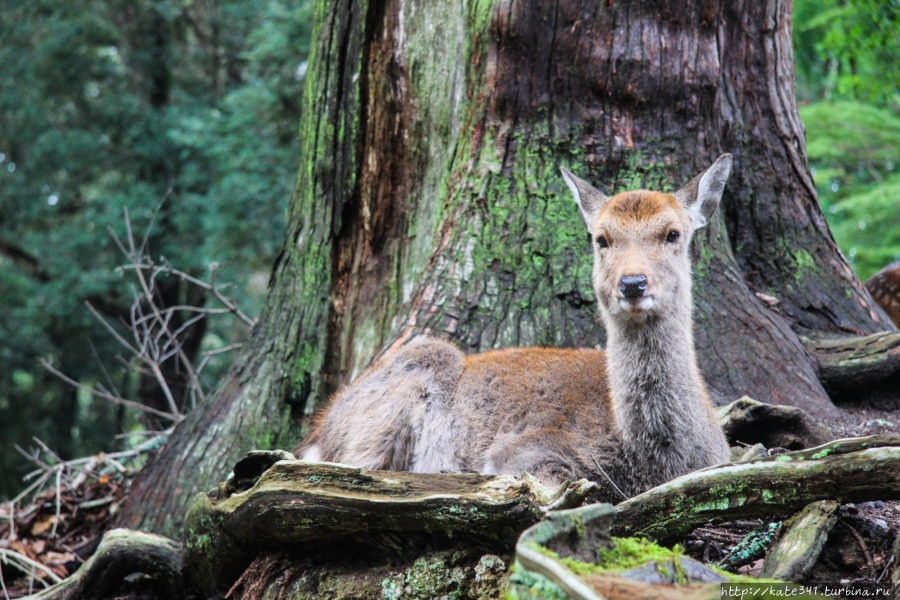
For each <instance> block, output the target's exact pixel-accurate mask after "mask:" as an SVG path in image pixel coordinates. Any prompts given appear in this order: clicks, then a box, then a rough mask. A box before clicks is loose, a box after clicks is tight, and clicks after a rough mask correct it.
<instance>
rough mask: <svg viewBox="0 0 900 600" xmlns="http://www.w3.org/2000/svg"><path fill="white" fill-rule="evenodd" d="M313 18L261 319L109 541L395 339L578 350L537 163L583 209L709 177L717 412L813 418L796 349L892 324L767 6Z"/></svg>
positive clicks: (456, 7) (586, 291)
mask: <svg viewBox="0 0 900 600" xmlns="http://www.w3.org/2000/svg"><path fill="white" fill-rule="evenodd" d="M316 21H317V26H316V29H315V32H314V39H313V43H312V47H313V50H312V53H311V56H310V61H309V65H310V66H309V71H308V73H307V82H308V83H307V87H306V90H305V92H304V94H305V99H304V102H305V113H304V117H303V120H302V124H301V132H300V133H301V139H302V149H303V150H302V151H303V155H302V156H303V159H302V164H301V166H300V173H299V176H298V183H297V188H296V191H295V194H294V197H293V198H292V200H291V203H290V207H289V210H288V224H287V232H286V237H285V241H284V246H283V251H282V253H281V255H280V257H279V259H278V261H277V263H276V265H275V267H274V271H273V277H272V282H271V286H270V292H269V298H268V302H267V305H266V308H265V310H264V313H263V315H262V317H261V318H260V322H259V325H258V326H257V327H256V329H255V331H254V333H253V336H252V339H251V340H250V342H249V343H248V344H246V346H245V350H244V353H243V354H242V356H241V357H239V358H238V359H237V362H236V366H235V368H234V370H233V371H232V374H231V375H230V376H229V378H228V379H227V381H226V382H225V383H224V384H223V385H222V387H221V388H220V390H219V392H218V393H217V394H216V395H215V397H214V398H213V399H211V401H210V402H209V404H208V405H207V406H204V407H201V408H200V409H199V410H197V411H196V412H195V413H194V414H192V415H191V416H189V417H188V419H187V420H186V421H185V422H184V423H183V424H182V425H180V426H179V428H178V430H177V431H176V433H175V435H174V436H173V438H172V439H171V440H170V442H169V444H168V445H167V446H166V449H165V450H164V451H163V452H162V453H161V454H160V455H159V456H158V457H157V458H156V459H154V460H152V461H151V462H150V463H149V464H148V466H147V468H146V469H145V471H144V474H143V475H142V477H141V479H140V480H139V481H138V483H137V484H136V494H135V495H134V496H133V498H132V500H131V501H130V502H129V504H128V505H126V507H125V509H124V511H123V516H122V518H121V520H120V522H121V523H123V524H126V525H128V526H138V527H147V528H150V529H152V530H155V531H164V532H165V531H172V530H171V529H170V528H169V527H168V525H166V523H167V519H171V523H174V522H177V521H178V520H179V519H180V515H182V514H183V511H184V509H185V507H186V504H187V502H188V500H189V498H190V497H191V496H192V495H193V492H195V491H197V490H199V489H202V488H204V487H208V486H209V485H211V484H212V483H213V481H214V479H215V473H217V472H220V471H222V469H223V467H225V466H227V465H229V464H231V463H233V461H234V460H236V458H238V457H239V456H240V455H241V454H242V453H243V452H245V451H246V450H248V449H249V448H250V447H251V446H257V447H273V445H290V446H293V442H294V441H296V439H292V436H293V437H294V438H296V437H298V435H297V433H298V429H297V428H296V427H294V426H293V423H294V422H295V421H291V420H290V419H289V417H288V412H289V411H288V408H290V409H291V411H290V412H292V413H293V416H294V417H295V418H302V417H307V416H309V415H311V414H312V412H313V411H314V410H315V408H316V407H317V406H318V405H319V404H320V403H321V402H322V401H323V400H324V399H326V398H327V397H328V395H329V394H330V393H332V392H333V391H334V390H335V389H337V387H338V386H339V385H341V384H343V383H346V382H348V381H350V380H351V379H352V378H353V376H354V375H355V374H356V373H357V372H358V371H359V370H360V369H361V368H362V367H364V366H365V365H366V364H367V363H368V362H369V361H370V360H371V359H372V358H373V357H374V356H375V355H376V354H377V353H379V352H380V351H382V350H384V349H385V348H387V347H390V346H391V345H394V344H399V343H403V342H405V341H406V340H408V339H410V338H411V337H413V336H415V335H417V334H420V333H430V334H432V335H436V336H439V337H443V338H447V339H451V340H453V341H455V342H456V343H458V344H459V345H460V346H461V347H462V348H463V349H464V350H465V351H467V352H473V351H479V350H485V349H489V348H494V347H504V346H514V345H548V346H590V347H600V346H602V345H603V343H604V339H605V336H604V332H603V328H602V326H601V325H600V323H599V321H598V319H597V316H596V308H595V306H594V298H593V294H592V292H591V288H590V281H589V280H590V270H591V255H590V252H589V246H588V243H587V237H586V235H585V232H584V229H583V225H582V224H581V220H580V217H579V215H578V211H577V208H576V206H575V204H574V203H573V202H572V200H571V198H570V197H569V194H568V192H567V190H566V188H565V186H564V185H563V182H562V180H561V178H560V176H559V171H558V167H559V166H560V165H566V166H568V167H569V168H570V169H572V170H573V171H575V172H576V173H578V174H579V175H581V176H583V177H585V178H586V179H588V180H590V181H592V182H594V183H595V184H597V185H599V186H600V187H601V188H603V189H604V190H605V191H608V192H617V191H620V190H624V189H628V188H637V187H645V188H655V189H663V190H670V191H671V190H674V189H677V188H678V187H679V186H680V185H681V184H683V183H684V182H686V181H687V180H688V179H690V178H691V177H692V176H693V175H694V174H695V173H696V172H699V171H700V170H701V169H703V168H705V167H706V166H707V165H708V164H709V163H710V162H712V160H713V159H714V158H715V157H716V156H718V155H719V154H720V153H722V152H731V153H732V154H733V155H734V157H735V169H734V175H733V176H732V179H731V181H730V182H729V184H728V187H727V188H726V192H725V197H724V200H723V209H722V210H721V211H720V213H719V215H718V216H717V217H716V218H714V219H713V221H712V223H711V224H710V226H709V227H708V228H707V229H705V230H704V231H703V232H702V233H700V234H699V235H698V238H697V239H696V241H695V242H694V248H693V255H694V259H695V286H694V287H695V290H694V295H695V302H696V311H695V315H696V316H695V330H696V342H697V345H698V355H699V356H700V361H701V368H702V371H703V373H704V375H705V377H706V379H707V381H708V383H709V386H710V389H711V392H712V394H713V397H714V399H715V400H716V401H717V402H718V403H720V404H722V403H725V402H728V401H731V400H734V399H736V398H738V397H739V396H742V395H744V394H749V395H751V396H753V397H754V398H757V399H759V400H761V401H765V402H770V403H776V404H791V405H796V406H800V407H802V408H804V409H806V410H807V411H809V412H811V413H813V414H815V415H820V416H821V415H827V414H835V412H836V409H835V407H834V406H833V404H832V403H831V402H830V400H829V398H828V394H827V392H826V390H825V389H824V388H823V386H822V384H821V382H820V379H819V372H818V368H817V364H816V361H815V360H814V358H813V357H812V356H811V355H810V354H809V353H807V352H806V350H805V349H804V347H803V345H802V343H801V341H800V339H799V337H798V332H804V333H805V332H809V331H822V332H828V333H832V334H840V333H854V334H866V333H871V332H874V331H878V330H881V329H889V328H891V327H892V326H891V325H890V323H889V322H888V320H887V319H886V317H885V315H884V314H883V312H881V310H880V309H879V308H877V307H876V306H875V305H874V304H873V303H872V301H871V298H870V297H869V295H868V293H867V292H866V291H865V289H864V288H863V287H862V285H861V284H860V283H859V281H858V280H857V279H856V277H855V276H854V274H853V272H852V270H851V269H850V267H849V266H848V265H847V263H846V261H845V260H844V258H843V256H842V255H841V253H840V251H839V250H838V249H837V247H836V246H835V244H834V241H833V240H832V237H831V234H830V233H829V231H828V228H827V226H826V224H825V221H824V218H823V216H822V213H821V211H820V209H819V207H818V204H817V200H816V196H815V190H814V188H813V185H812V180H811V177H810V173H809V170H808V168H807V163H806V154H805V148H804V140H803V128H802V124H801V123H800V121H799V118H798V116H797V112H796V107H795V101H794V96H793V64H792V50H791V37H790V3H789V2H783V1H782V0H767V1H765V2H751V1H750V0H742V1H738V2H724V1H722V0H719V1H712V2H699V1H697V0H694V1H692V2H688V3H684V2H673V1H668V0H667V1H663V2H646V1H644V2H604V3H596V2H588V1H587V0H556V1H550V0H530V1H524V0H523V1H515V0H473V1H472V2H469V3H466V4H465V5H463V4H460V3H451V4H450V5H447V4H445V3H430V2H419V1H412V0H410V1H403V0H380V1H376V0H371V1H365V0H337V1H335V2H332V3H320V4H319V8H318V9H317V14H316ZM210 423H212V424H211V425H210ZM265 432H268V433H265Z"/></svg>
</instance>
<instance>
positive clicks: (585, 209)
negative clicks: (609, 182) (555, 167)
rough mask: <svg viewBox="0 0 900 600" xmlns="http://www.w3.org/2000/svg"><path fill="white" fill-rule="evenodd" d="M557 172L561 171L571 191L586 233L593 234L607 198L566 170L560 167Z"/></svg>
mask: <svg viewBox="0 0 900 600" xmlns="http://www.w3.org/2000/svg"><path fill="white" fill-rule="evenodd" d="M559 170H560V171H562V176H563V179H564V180H565V182H566V185H567V186H568V187H569V189H570V190H571V191H572V195H573V196H575V202H576V203H577V204H578V208H579V210H581V218H582V219H584V224H585V225H587V228H588V231H589V232H591V233H593V227H594V222H595V221H596V220H597V214H599V213H600V209H602V208H603V206H604V205H605V204H606V203H607V201H609V198H607V197H606V195H605V194H604V193H603V192H601V191H600V190H598V189H597V188H595V187H594V186H592V185H591V184H589V183H588V182H587V181H585V180H584V179H579V178H578V177H576V176H575V175H573V174H572V173H571V172H570V171H569V170H568V169H567V168H565V167H560V168H559Z"/></svg>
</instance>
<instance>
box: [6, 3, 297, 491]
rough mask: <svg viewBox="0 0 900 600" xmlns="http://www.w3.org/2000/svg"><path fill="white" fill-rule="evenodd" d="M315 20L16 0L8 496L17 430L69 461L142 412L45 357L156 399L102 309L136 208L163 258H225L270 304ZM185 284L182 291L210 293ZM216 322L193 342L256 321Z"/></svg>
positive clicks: (189, 265)
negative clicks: (91, 390)
mask: <svg viewBox="0 0 900 600" xmlns="http://www.w3.org/2000/svg"><path fill="white" fill-rule="evenodd" d="M310 20H311V8H310V7H309V2H308V1H307V0H268V1H266V2H261V3H248V2H239V1H228V0H226V1H213V0H199V1H189V0H164V1H152V2H151V1H149V0H138V1H134V0H129V1H125V0H112V1H108V0H103V1H101V0H91V1H87V2H77V3H73V2H67V1H66V0H29V1H28V2H18V1H10V0H2V2H0V32H2V33H0V37H2V39H3V44H2V45H0V315H2V316H0V498H2V497H3V496H4V495H7V494H9V493H11V492H13V491H14V490H15V489H17V488H18V487H20V485H21V482H20V480H19V478H20V475H21V472H22V469H23V468H24V467H25V465H24V460H23V459H22V457H20V456H18V454H17V453H16V452H15V451H14V450H13V448H12V447H13V444H19V445H21V446H23V447H29V446H32V445H33V444H32V442H31V437H32V436H37V437H39V438H40V439H42V440H43V441H45V442H46V443H47V444H48V445H49V446H50V447H51V448H53V449H54V450H56V451H58V452H59V453H60V454H61V455H62V456H63V457H64V458H65V457H70V456H74V455H81V454H88V453H93V452H97V451H100V450H111V449H113V447H114V446H115V445H116V442H115V441H114V435H115V434H117V433H119V432H121V431H125V430H128V429H129V428H133V427H135V426H136V425H137V417H136V415H135V414H133V413H132V412H130V411H125V410H123V409H122V408H121V407H116V406H113V405H111V404H109V403H108V402H106V401H105V400H98V399H92V398H91V397H90V395H89V394H86V393H83V392H82V393H79V392H77V391H76V390H75V389H74V388H72V387H71V386H69V385H68V384H66V383H63V382H62V381H60V380H59V379H57V378H56V377H54V376H53V375H51V374H50V373H48V372H46V371H45V370H44V369H43V368H42V367H41V366H40V365H39V363H38V358H39V357H48V358H49V359H51V360H52V362H53V364H54V365H55V366H56V367H57V368H59V369H60V370H61V371H63V372H64V373H66V374H68V375H70V376H72V377H73V378H75V379H77V380H79V381H81V382H82V383H86V384H91V383H92V382H96V381H102V383H104V385H106V386H107V387H114V388H115V389H117V390H119V391H120V393H121V394H122V395H124V396H126V397H132V396H135V395H139V393H142V392H141V391H140V390H139V388H141V387H142V386H143V383H142V382H139V381H138V378H137V377H135V376H133V375H132V376H129V375H128V374H127V372H126V370H125V369H123V368H121V364H120V362H121V361H118V360H117V358H116V356H117V354H119V353H121V351H122V349H121V348H120V347H117V346H116V345H115V342H114V341H113V340H112V338H111V336H109V335H108V334H107V333H106V332H105V331H104V330H103V329H102V327H100V326H99V324H98V322H97V321H96V320H95V319H94V318H93V317H92V316H91V315H90V313H89V311H88V310H87V309H86V307H85V306H84V302H85V301H88V302H90V303H91V304H92V305H93V306H94V307H96V308H97V309H98V310H99V311H100V312H101V313H102V314H103V315H104V316H105V317H106V318H107V320H109V321H111V322H117V321H121V320H122V319H123V318H125V317H126V316H127V314H128V310H129V306H130V305H131V303H132V300H133V298H132V292H131V291H130V290H129V285H130V284H129V281H130V279H129V277H130V276H129V275H128V274H122V273H117V272H115V270H114V267H116V266H117V265H120V264H122V263H123V262H124V258H123V257H122V255H121V254H120V252H119V250H118V249H117V248H116V246H115V244H114V242H113V239H112V236H111V234H110V233H109V232H108V231H107V229H111V230H112V231H114V232H116V234H117V235H119V236H122V235H123V233H124V228H125V222H124V219H123V209H124V208H126V207H127V208H128V210H129V211H130V214H131V219H132V222H133V226H134V228H135V230H136V235H137V236H138V237H140V236H142V235H143V233H144V230H145V229H146V228H147V227H148V226H149V224H150V222H151V219H152V217H153V215H154V213H155V212H156V211H157V210H158V211H159V214H158V216H157V218H156V222H155V224H154V226H153V229H152V233H151V235H150V237H149V253H150V254H151V255H152V256H153V257H154V258H155V259H158V258H159V257H165V258H166V259H169V260H170V261H171V262H172V263H173V265H174V266H175V267H177V268H179V269H181V270H183V271H187V272H189V273H192V274H199V275H204V274H205V273H207V270H208V265H209V264H210V263H213V262H217V263H219V264H220V265H221V269H220V270H219V274H218V280H219V281H220V282H221V281H233V282H236V283H237V286H236V287H235V288H233V289H231V290H229V293H230V294H231V295H233V296H235V297H236V298H238V300H239V301H240V303H241V305H242V307H243V308H244V310H245V311H247V312H250V313H251V314H256V313H258V310H259V306H260V305H261V302H262V299H263V293H264V291H265V281H266V278H267V276H268V271H269V269H270V268H271V265H272V263H273V262H274V258H275V253H276V252H277V250H278V248H279V247H280V244H281V238H282V235H283V223H284V205H285V202H286V200H287V199H288V197H289V196H290V191H291V187H292V185H293V183H294V180H295V170H296V165H297V164H298V145H297V143H296V127H297V123H298V121H299V99H300V98H301V96H302V94H301V93H300V89H301V88H302V84H303V78H304V75H305V66H306V63H305V60H306V53H307V49H308V45H309V35H310V32H309V27H310ZM164 199H165V201H163V200H164ZM169 279H170V280H171V281H167V282H161V285H160V289H161V290H163V293H164V294H167V295H168V296H169V297H168V298H166V300H167V301H168V302H170V303H192V304H203V302H204V298H203V297H202V294H198V293H197V292H196V291H195V290H193V289H188V288H186V287H185V286H184V285H183V284H182V283H181V282H180V281H178V280H177V279H176V278H174V277H170V278H169ZM198 332H199V333H200V334H204V335H202V339H200V338H201V336H200V335H197V336H196V337H197V340H196V344H195V346H196V348H195V349H194V351H197V350H199V349H200V348H201V347H202V348H203V349H213V348H216V347H221V346H224V345H226V344H228V343H229V342H230V341H232V340H233V339H235V337H240V336H242V335H243V334H244V333H245V331H243V330H241V329H240V328H236V327H234V321H233V320H222V321H221V322H216V321H212V322H211V323H210V325H209V327H208V328H206V327H204V328H202V329H199V330H198ZM226 362H227V358H223V359H222V360H221V363H222V364H223V365H224V364H225V363H226ZM217 372H218V373H221V365H220V368H219V370H218V371H216V370H215V369H213V370H212V371H211V372H210V375H209V377H208V383H209V384H210V385H212V384H214V382H215V379H216V373H217ZM148 393H153V392H152V391H151V392H148Z"/></svg>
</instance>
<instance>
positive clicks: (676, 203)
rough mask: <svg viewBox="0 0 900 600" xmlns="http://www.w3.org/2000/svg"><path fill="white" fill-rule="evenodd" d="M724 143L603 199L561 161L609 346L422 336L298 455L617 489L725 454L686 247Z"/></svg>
mask: <svg viewBox="0 0 900 600" xmlns="http://www.w3.org/2000/svg"><path fill="white" fill-rule="evenodd" d="M731 164H732V159H731V155H729V154H724V155H722V156H721V157H719V158H718V159H717V160H716V161H715V162H714V163H713V164H712V165H711V166H710V167H708V168H707V169H706V170H705V171H703V172H702V173H700V174H699V175H697V176H696V177H695V178H694V179H692V180H691V181H690V182H689V183H687V184H686V185H685V186H684V187H683V188H681V189H680V190H679V191H677V192H675V193H674V194H667V193H663V192H655V191H647V190H636V191H627V192H622V193H619V194H616V195H614V196H612V197H607V196H606V195H604V194H603V193H602V192H601V191H600V190H598V189H597V188H595V187H593V186H592V185H591V184H589V183H588V182H587V181H584V180H582V179H579V178H578V177H576V176H575V175H573V174H572V173H571V172H569V171H568V170H567V169H565V168H564V167H561V171H562V176H563V179H564V181H565V184H566V186H567V187H568V188H569V190H570V191H571V193H572V195H573V196H574V199H575V202H576V204H577V205H578V208H579V211H580V213H581V216H582V218H583V220H584V223H585V225H586V226H587V230H588V232H589V234H590V237H591V247H592V253H593V272H592V276H591V280H592V287H593V290H594V293H595V295H596V299H597V305H598V308H599V313H600V317H601V318H602V321H603V324H604V325H605V328H606V332H607V341H606V349H605V350H595V349H586V348H572V349H555V348H542V347H523V348H507V349H497V350H489V351H486V352H482V353H478V354H472V355H469V356H465V355H464V354H463V353H462V352H461V351H460V350H459V349H458V348H457V347H456V346H454V345H453V344H451V343H449V342H447V341H443V340H440V339H436V338H432V337H427V336H423V337H419V338H417V339H415V340H414V341H411V342H409V343H407V344H406V345H404V346H401V347H400V348H398V349H396V350H393V351H391V352H389V353H387V354H386V355H385V356H383V357H382V358H380V359H378V360H377V361H375V362H374V363H373V364H372V365H371V366H370V367H368V368H367V369H365V370H364V371H363V373H362V374H361V375H360V376H359V377H358V378H357V379H356V380H355V381H354V382H353V383H352V384H350V385H349V386H348V387H346V388H345V389H344V390H343V391H341V392H339V393H338V394H336V395H335V396H334V398H333V399H332V400H331V402H330V403H329V404H328V405H327V406H326V407H325V409H324V410H323V411H321V412H320V413H319V414H318V415H317V416H316V417H315V418H314V422H313V427H312V429H311V433H310V434H309V435H308V436H307V438H306V440H304V441H303V443H302V444H301V446H300V447H299V448H298V450H297V452H298V454H299V456H300V459H301V460H305V461H313V462H338V463H344V464H349V465H352V466H356V467H363V468H366V469H371V470H393V471H413V472H422V473H428V472H430V473H454V472H478V473H484V474H489V475H513V476H522V475H523V474H524V473H528V474H530V475H531V476H533V477H536V478H538V479H539V480H540V481H541V482H543V483H545V484H548V485H558V484H561V483H563V482H565V481H574V480H576V479H580V478H586V479H589V480H591V481H593V482H595V483H597V484H599V485H600V487H601V490H602V492H601V494H600V498H601V499H607V501H618V500H621V499H623V498H622V496H627V497H630V496H633V495H636V494H638V493H640V492H642V491H645V490H647V489H649V488H651V487H654V486H657V485H660V484H662V483H665V482H667V481H670V480H671V479H674V478H675V477H678V476H680V475H683V474H686V473H688V472H691V471H695V470H698V469H702V468H704V467H708V466H711V465H714V464H718V463H721V462H725V461H727V460H728V459H729V455H730V452H729V446H728V443H727V442H726V440H725V436H724V434H723V433H722V429H721V427H720V425H719V422H718V418H717V416H716V413H715V410H714V406H713V403H712V401H711V400H710V397H709V394H708V392H707V389H706V385H705V383H704V380H703V378H702V376H701V374H700V369H699V366H698V362H697V357H696V353H695V348H694V342H693V331H692V312H693V302H692V297H691V281H692V280H691V272H690V270H691V264H690V253H689V244H690V242H691V238H692V235H693V234H694V232H695V231H696V230H698V229H699V228H701V227H703V226H704V225H705V224H706V223H707V222H708V221H709V219H710V218H711V217H712V216H713V214H714V213H715V212H716V209H717V208H718V205H719V202H720V199H721V197H722V193H723V190H724V187H725V183H726V181H727V179H728V176H729V174H730V173H731Z"/></svg>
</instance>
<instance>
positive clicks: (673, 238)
mask: <svg viewBox="0 0 900 600" xmlns="http://www.w3.org/2000/svg"><path fill="white" fill-rule="evenodd" d="M680 237H681V234H680V233H678V232H677V231H675V230H674V229H673V230H672V231H670V232H669V235H667V236H666V243H667V244H674V243H675V242H677V241H678V238H680Z"/></svg>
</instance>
